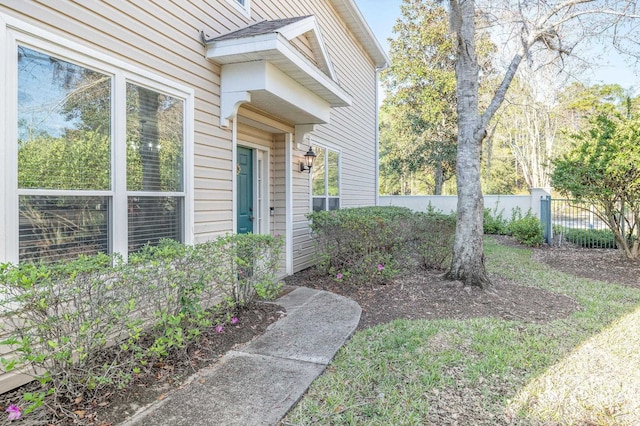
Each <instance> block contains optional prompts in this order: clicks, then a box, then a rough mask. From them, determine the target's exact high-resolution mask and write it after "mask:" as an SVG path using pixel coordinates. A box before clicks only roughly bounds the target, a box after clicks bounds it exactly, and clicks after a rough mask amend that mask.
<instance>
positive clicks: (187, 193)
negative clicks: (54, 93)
mask: <svg viewBox="0 0 640 426" xmlns="http://www.w3.org/2000/svg"><path fill="white" fill-rule="evenodd" d="M18 44H20V45H24V46H28V47H30V48H33V49H35V50H38V51H41V52H45V53H47V54H50V55H52V56H55V57H58V58H60V59H64V60H67V61H69V62H72V63H75V64H77V65H80V66H83V67H86V68H90V69H93V70H96V71H98V72H102V73H104V74H108V75H111V76H112V77H113V99H112V111H113V114H112V116H113V117H115V116H116V115H115V111H125V110H126V108H125V107H124V105H125V103H126V95H125V89H126V83H127V82H129V83H133V84H136V85H139V86H143V87H147V88H149V89H152V90H155V91H157V92H160V93H164V94H167V95H169V96H172V97H175V98H178V99H180V100H182V101H183V102H184V104H183V108H184V112H183V114H184V115H183V146H184V148H183V149H184V159H183V167H184V169H183V173H184V177H183V179H184V188H183V191H181V192H178V193H169V192H166V193H165V192H160V193H154V195H158V196H171V194H175V195H177V194H179V196H181V197H183V199H184V208H183V218H182V219H183V230H182V235H183V238H184V243H185V244H193V241H194V217H195V213H194V194H193V192H194V183H193V182H194V171H193V169H194V160H193V157H194V104H195V102H194V97H195V92H194V90H193V89H192V88H190V87H187V86H184V85H181V84H178V83H176V82H174V81H171V80H169V79H167V78H164V77H161V76H159V75H155V74H153V73H151V72H149V71H147V70H145V69H143V68H139V67H137V66H135V65H132V64H129V63H127V62H125V61H122V60H119V59H116V58H113V57H111V56H109V55H105V54H103V53H100V52H97V51H95V50H93V49H90V48H88V47H87V46H85V45H82V44H79V43H76V42H73V41H69V40H67V39H65V38H63V37H60V36H58V35H56V34H53V33H50V32H48V31H45V30H43V29H41V28H38V27H36V26H33V25H30V24H27V23H25V22H23V21H21V20H19V19H16V18H13V17H11V16H8V15H5V14H3V13H0V58H2V59H3V61H0V64H1V63H2V62H4V65H0V84H4V87H3V90H2V92H4V93H5V96H4V98H3V99H0V128H4V129H5V132H4V140H5V141H14V140H16V139H17V121H18V119H17V108H15V107H9V105H8V104H9V102H8V100H9V99H11V100H13V102H16V103H17V98H18V96H17V78H18V76H17V57H16V56H17V55H15V54H14V52H15V49H16V47H17V45H18ZM111 126H112V127H111V131H112V135H113V136H112V137H114V138H120V139H122V138H123V137H124V135H126V120H122V119H116V120H112V122H111ZM112 147H113V149H112V154H111V155H112V162H111V173H112V188H111V190H108V191H84V193H86V194H87V195H102V196H110V197H111V199H112V209H113V214H112V215H111V222H110V224H109V225H110V229H111V232H112V233H111V235H110V238H111V241H112V251H113V252H117V253H120V254H122V255H123V256H124V258H125V259H126V257H127V252H128V250H127V238H128V235H127V228H126V226H123V225H122V224H123V223H125V224H126V223H128V222H127V220H128V219H127V216H126V215H127V196H128V195H129V194H140V193H139V192H135V191H126V173H125V172H126V161H125V162H122V161H119V160H121V159H125V160H126V146H125V145H124V144H112ZM123 147H124V149H122V148H123ZM119 148H120V149H119ZM0 154H1V157H2V158H4V171H3V180H4V182H5V184H4V185H0V262H12V263H17V262H18V251H19V232H18V228H19V226H18V223H19V212H18V208H17V206H18V205H19V203H18V197H19V195H23V194H24V195H28V194H30V193H31V194H35V193H38V194H39V193H40V192H39V191H38V190H28V189H21V190H19V191H18V182H17V175H18V171H17V155H18V153H17V146H16V144H12V143H0ZM56 193H59V194H58V195H83V192H82V191H64V190H63V191H47V195H49V194H51V195H56ZM123 203H124V206H123ZM9 206H12V208H10V209H9V208H7V207H9ZM116 223H118V224H119V226H118V227H115V226H113V225H114V224H116Z"/></svg>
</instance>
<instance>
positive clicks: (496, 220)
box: [483, 204, 509, 235]
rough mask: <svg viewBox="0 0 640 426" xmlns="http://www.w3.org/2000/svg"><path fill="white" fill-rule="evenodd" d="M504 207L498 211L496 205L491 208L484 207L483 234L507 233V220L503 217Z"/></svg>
mask: <svg viewBox="0 0 640 426" xmlns="http://www.w3.org/2000/svg"><path fill="white" fill-rule="evenodd" d="M503 214H504V209H503V210H500V212H498V205H497V204H496V206H495V207H494V208H493V209H484V221H483V230H484V233H485V234H494V235H506V234H508V227H509V221H508V220H507V219H505V218H504V216H503Z"/></svg>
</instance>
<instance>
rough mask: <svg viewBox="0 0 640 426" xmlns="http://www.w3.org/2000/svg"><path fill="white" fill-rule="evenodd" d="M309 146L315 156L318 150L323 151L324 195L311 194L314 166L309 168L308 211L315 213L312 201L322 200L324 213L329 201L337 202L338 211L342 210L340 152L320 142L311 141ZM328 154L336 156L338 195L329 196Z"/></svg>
mask: <svg viewBox="0 0 640 426" xmlns="http://www.w3.org/2000/svg"><path fill="white" fill-rule="evenodd" d="M311 146H313V147H314V151H315V152H316V154H318V152H317V151H316V149H318V150H320V149H321V150H323V151H324V153H323V156H322V158H323V160H324V195H314V194H313V173H314V170H316V165H315V164H314V166H313V167H312V168H311V173H310V176H309V211H310V212H313V211H315V210H314V209H313V201H314V199H316V198H318V199H320V198H321V199H324V207H325V208H324V209H323V210H325V211H330V210H329V200H330V199H337V200H338V209H340V208H342V151H341V150H340V149H337V148H333V147H331V146H329V145H327V144H323V143H321V142H316V141H311ZM329 152H332V153H335V154H337V155H338V195H329Z"/></svg>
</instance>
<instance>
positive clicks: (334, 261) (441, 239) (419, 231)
mask: <svg viewBox="0 0 640 426" xmlns="http://www.w3.org/2000/svg"><path fill="white" fill-rule="evenodd" d="M309 218H310V219H311V229H312V230H313V232H314V236H315V242H316V248H317V253H318V256H317V264H316V266H317V267H318V268H319V269H320V270H322V271H324V272H325V273H327V274H330V275H333V276H335V277H336V278H337V279H346V278H350V280H351V281H352V282H354V283H356V284H360V283H363V282H372V281H384V280H389V279H391V278H393V277H394V276H395V275H396V274H397V273H398V272H399V271H401V270H404V269H406V268H410V267H412V265H413V264H414V263H415V261H416V259H418V261H419V262H420V264H421V266H424V267H428V268H441V267H442V265H443V263H444V262H445V261H446V260H447V259H448V256H449V255H450V253H451V248H452V246H453V233H454V232H455V218H454V217H453V216H450V215H443V214H441V213H437V212H435V211H433V209H431V210H429V211H427V212H426V213H414V212H412V211H411V210H409V209H407V208H403V207H360V208H351V209H342V210H337V211H332V212H326V211H322V212H314V213H311V214H310V215H309Z"/></svg>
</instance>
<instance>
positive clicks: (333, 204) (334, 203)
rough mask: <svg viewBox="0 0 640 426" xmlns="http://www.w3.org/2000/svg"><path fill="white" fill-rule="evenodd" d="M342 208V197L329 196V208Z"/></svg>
mask: <svg viewBox="0 0 640 426" xmlns="http://www.w3.org/2000/svg"><path fill="white" fill-rule="evenodd" d="M339 208H340V198H329V210H338V209H339Z"/></svg>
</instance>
